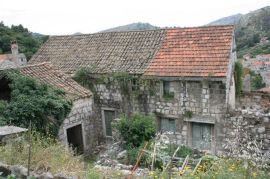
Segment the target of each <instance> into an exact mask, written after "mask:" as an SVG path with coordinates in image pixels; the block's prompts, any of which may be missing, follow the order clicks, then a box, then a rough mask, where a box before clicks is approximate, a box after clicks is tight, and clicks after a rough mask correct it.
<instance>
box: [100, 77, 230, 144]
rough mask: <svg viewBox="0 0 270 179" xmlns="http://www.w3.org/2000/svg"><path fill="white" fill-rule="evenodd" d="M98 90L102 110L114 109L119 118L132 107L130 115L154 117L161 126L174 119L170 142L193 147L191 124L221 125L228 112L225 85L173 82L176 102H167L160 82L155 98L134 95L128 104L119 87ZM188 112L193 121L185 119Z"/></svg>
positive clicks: (157, 84) (209, 82) (172, 90)
mask: <svg viewBox="0 0 270 179" xmlns="http://www.w3.org/2000/svg"><path fill="white" fill-rule="evenodd" d="M95 88H96V93H97V96H98V97H99V103H100V107H103V108H114V109H115V111H116V112H117V113H118V114H121V113H124V112H125V110H126V109H127V107H128V106H129V105H130V108H131V112H145V113H155V114H156V116H157V123H158V124H159V119H161V118H173V119H175V121H176V132H175V133H174V134H172V135H170V138H172V140H174V141H177V143H179V144H187V145H190V143H189V138H190V134H191V133H190V123H191V122H194V121H195V122H204V123H211V124H213V123H218V122H220V121H221V119H222V118H223V117H224V114H225V113H226V110H227V108H226V105H225V101H226V97H225V95H226V92H225V91H226V90H225V85H224V84H223V83H222V82H215V81H171V83H170V92H174V98H172V99H166V98H164V97H163V83H162V81H159V82H156V85H155V90H154V91H155V94H154V95H152V96H150V95H148V96H144V97H143V98H142V99H139V98H138V97H136V96H134V95H131V97H130V100H129V102H127V101H125V100H124V97H123V95H121V94H120V90H119V88H118V86H117V84H114V85H112V86H109V87H108V86H107V87H106V85H104V84H97V85H96V86H95ZM187 111H188V112H190V113H192V117H191V118H187V117H185V113H186V112H187ZM99 112H101V109H99ZM216 126H219V124H217V125H216ZM215 130H218V131H219V130H221V129H219V128H217V129H216V128H215Z"/></svg>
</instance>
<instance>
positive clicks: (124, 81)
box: [73, 67, 159, 112]
mask: <svg viewBox="0 0 270 179" xmlns="http://www.w3.org/2000/svg"><path fill="white" fill-rule="evenodd" d="M73 79H74V80H75V81H77V82H78V83H79V84H81V85H82V86H84V87H86V88H88V89H90V90H91V91H92V92H93V93H94V98H95V101H96V103H97V104H98V103H100V98H99V94H98V93H97V89H96V86H95V85H97V84H103V85H105V86H106V87H107V89H110V88H112V87H116V88H117V89H118V90H119V92H120V94H121V95H122V99H123V103H125V104H127V105H126V106H127V107H130V106H131V104H130V103H131V101H132V100H131V99H132V98H136V99H137V100H139V101H140V102H141V103H142V104H144V103H147V96H148V95H150V96H153V95H154V94H155V93H156V91H155V88H156V85H155V84H156V82H158V81H159V80H157V79H155V78H152V77H149V76H138V75H133V74H129V73H127V72H116V73H111V74H96V73H95V72H94V67H88V68H81V69H80V70H78V71H77V72H76V74H75V75H74V77H73ZM128 111H129V109H127V112H128ZM129 112H130V111H129Z"/></svg>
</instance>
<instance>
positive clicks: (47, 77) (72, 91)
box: [19, 62, 92, 100]
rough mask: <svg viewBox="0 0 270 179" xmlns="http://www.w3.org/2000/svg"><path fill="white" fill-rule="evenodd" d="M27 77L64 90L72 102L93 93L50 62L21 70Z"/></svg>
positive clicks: (21, 68) (24, 67)
mask: <svg viewBox="0 0 270 179" xmlns="http://www.w3.org/2000/svg"><path fill="white" fill-rule="evenodd" d="M19 70H20V72H21V73H22V74H24V75H26V76H30V77H32V78H35V79H37V80H38V81H40V82H43V83H46V84H49V85H51V86H54V87H57V88H60V89H63V90H64V91H65V92H66V93H67V96H68V97H69V98H70V99H72V100H77V99H80V98H85V97H89V96H91V95H92V93H91V92H90V91H89V90H87V89H85V88H84V87H82V86H81V85H79V84H78V83H77V82H75V81H74V80H73V79H72V78H71V77H70V76H69V75H66V74H65V73H63V72H61V71H60V70H58V69H56V68H55V67H53V66H52V65H51V63H49V62H45V63H40V64H35V65H28V66H23V67H20V68H19Z"/></svg>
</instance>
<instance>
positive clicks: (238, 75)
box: [235, 61, 243, 96]
mask: <svg viewBox="0 0 270 179" xmlns="http://www.w3.org/2000/svg"><path fill="white" fill-rule="evenodd" d="M242 76H243V66H242V64H241V62H240V61H237V62H235V88H236V89H235V91H236V95H237V96H239V95H240V93H241V91H242V86H243V79H242Z"/></svg>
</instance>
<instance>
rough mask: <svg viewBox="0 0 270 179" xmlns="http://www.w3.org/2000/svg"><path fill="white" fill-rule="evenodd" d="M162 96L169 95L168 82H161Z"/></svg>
mask: <svg viewBox="0 0 270 179" xmlns="http://www.w3.org/2000/svg"><path fill="white" fill-rule="evenodd" d="M163 94H165V95H166V94H170V82H169V81H163Z"/></svg>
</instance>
